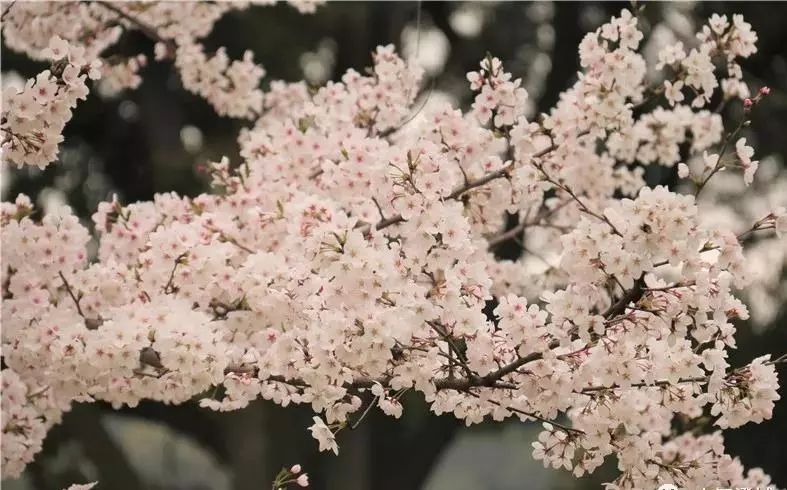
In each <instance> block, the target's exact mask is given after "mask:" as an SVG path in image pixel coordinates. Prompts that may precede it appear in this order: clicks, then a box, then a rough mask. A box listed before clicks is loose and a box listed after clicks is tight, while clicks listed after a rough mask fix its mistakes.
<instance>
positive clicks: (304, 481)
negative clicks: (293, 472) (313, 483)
mask: <svg viewBox="0 0 787 490" xmlns="http://www.w3.org/2000/svg"><path fill="white" fill-rule="evenodd" d="M295 483H297V484H298V485H300V486H302V487H308V486H309V475H307V474H306V473H304V474H302V475H301V476H299V477H298V479H297V480H295Z"/></svg>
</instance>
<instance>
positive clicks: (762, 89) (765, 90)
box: [760, 87, 771, 95]
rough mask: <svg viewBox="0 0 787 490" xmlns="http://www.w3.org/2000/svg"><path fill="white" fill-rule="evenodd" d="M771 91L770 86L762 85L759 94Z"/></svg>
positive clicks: (766, 93)
mask: <svg viewBox="0 0 787 490" xmlns="http://www.w3.org/2000/svg"><path fill="white" fill-rule="evenodd" d="M770 93H771V88H770V87H762V88H760V95H768V94H770Z"/></svg>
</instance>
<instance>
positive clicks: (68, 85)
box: [0, 0, 319, 168]
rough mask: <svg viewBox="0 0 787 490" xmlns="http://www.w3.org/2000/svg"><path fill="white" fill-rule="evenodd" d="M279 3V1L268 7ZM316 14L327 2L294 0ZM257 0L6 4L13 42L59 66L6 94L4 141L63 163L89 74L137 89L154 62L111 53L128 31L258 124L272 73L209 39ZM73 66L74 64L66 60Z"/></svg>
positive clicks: (10, 151)
mask: <svg viewBox="0 0 787 490" xmlns="http://www.w3.org/2000/svg"><path fill="white" fill-rule="evenodd" d="M266 3H275V2H266ZM291 3H292V4H293V5H294V6H295V7H296V8H298V10H300V11H301V12H313V11H314V8H315V7H316V5H317V4H318V3H319V2H316V1H313V0H305V1H304V0H297V1H292V2H291ZM247 6H248V3H247V2H217V3H208V2H72V1H69V2H14V3H9V4H8V5H7V6H4V10H3V26H2V30H3V40H4V42H5V43H6V45H7V46H8V47H9V48H11V49H14V50H17V51H21V52H24V53H26V54H27V55H28V56H30V57H31V58H33V59H35V60H40V61H46V62H50V64H51V66H50V68H49V69H47V70H44V71H42V72H41V73H39V74H38V75H37V76H36V77H35V78H31V79H29V80H28V81H27V83H26V84H25V87H24V89H23V90H22V91H18V90H16V89H15V88H10V87H9V88H8V89H7V90H6V91H4V93H3V112H2V124H1V125H0V133H2V134H1V135H0V136H1V137H2V140H0V141H2V148H3V153H4V156H5V160H6V161H8V162H12V163H15V164H16V165H18V166H20V167H21V166H23V165H35V166H38V167H39V168H44V167H46V166H47V165H49V164H50V163H51V162H53V161H55V159H56V158H57V153H58V145H59V144H60V143H61V142H62V140H63V136H62V132H63V128H64V126H65V124H66V123H67V122H68V120H69V119H70V118H71V113H72V110H73V109H74V108H75V107H76V101H77V100H79V99H81V100H84V99H85V97H86V96H87V95H88V86H87V85H86V83H85V77H84V76H82V75H83V74H88V75H89V77H90V79H92V80H98V79H99V78H101V79H102V80H101V82H103V87H102V90H101V91H100V93H102V94H110V95H111V94H115V93H117V92H119V91H121V90H124V89H127V88H136V87H137V86H139V84H140V83H141V81H142V78H141V76H140V74H139V71H140V69H141V68H142V67H144V66H145V65H146V63H147V57H146V56H145V55H144V54H142V53H138V54H134V55H131V56H119V55H115V54H113V55H106V54H104V53H105V52H106V51H107V50H108V49H109V48H111V47H112V46H113V45H115V44H116V43H117V42H118V41H119V40H120V38H121V36H122V34H123V33H124V32H125V31H130V30H137V31H140V32H142V33H143V34H145V35H146V36H148V37H149V38H151V39H152V40H153V41H155V42H156V45H155V56H156V59H163V58H172V59H173V60H174V65H175V68H176V69H177V70H178V72H179V74H180V76H181V80H182V83H183V87H184V88H185V89H186V90H188V91H190V92H192V93H194V94H197V95H199V96H201V97H203V98H204V99H205V100H207V101H208V102H209V103H210V104H211V105H212V106H213V107H214V108H215V110H216V112H217V113H218V114H219V115H223V116H229V117H236V118H245V119H251V118H253V117H254V116H255V115H257V114H258V113H259V112H260V110H261V108H262V107H261V103H262V90H261V88H260V80H261V79H262V77H263V76H264V74H265V70H264V69H263V68H262V67H261V66H259V65H257V64H256V63H254V61H253V59H252V55H251V52H247V53H246V54H244V56H243V58H242V59H241V60H230V59H229V57H228V56H227V54H226V53H225V51H224V49H223V48H220V49H218V50H217V51H216V52H215V53H212V54H209V53H206V52H205V49H204V47H203V45H202V44H201V42H200V39H201V38H203V37H205V36H207V35H208V34H209V33H210V32H211V30H212V29H213V25H214V24H215V23H216V21H218V20H219V19H220V18H221V17H222V15H224V14H225V13H226V12H228V11H230V10H233V9H243V8H246V7H247ZM66 60H67V61H66Z"/></svg>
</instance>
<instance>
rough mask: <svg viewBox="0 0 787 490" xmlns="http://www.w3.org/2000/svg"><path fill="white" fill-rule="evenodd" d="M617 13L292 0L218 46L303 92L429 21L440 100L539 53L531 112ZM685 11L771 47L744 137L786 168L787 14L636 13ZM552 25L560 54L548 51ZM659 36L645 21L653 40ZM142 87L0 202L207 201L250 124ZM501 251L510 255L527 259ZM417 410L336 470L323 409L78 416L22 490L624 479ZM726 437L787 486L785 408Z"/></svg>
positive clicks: (773, 344) (755, 338)
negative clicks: (309, 11)
mask: <svg viewBox="0 0 787 490" xmlns="http://www.w3.org/2000/svg"><path fill="white" fill-rule="evenodd" d="M623 7H627V4H625V3H593V2H588V3H581V4H575V3H568V2H562V3H555V4H545V5H544V4H542V5H535V6H534V5H533V4H530V3H494V2H490V3H482V4H473V3H446V2H423V3H421V4H420V7H419V4H418V3H415V2H396V3H388V2H375V3H371V2H369V3H331V4H329V5H324V6H321V7H319V8H318V10H317V12H316V13H315V14H313V15H301V14H299V13H297V12H296V11H295V10H294V9H292V8H290V7H288V6H285V5H279V6H276V7H253V8H251V9H249V10H246V11H240V12H231V13H230V14H228V15H226V16H225V17H224V18H223V19H222V20H220V21H219V22H218V24H217V25H216V27H215V29H214V31H213V33H212V34H211V35H210V36H209V37H208V38H207V40H206V44H207V45H208V47H210V48H215V47H218V46H226V47H227V48H228V51H229V54H230V55H231V56H233V57H239V56H240V55H241V54H242V53H243V51H244V50H245V49H251V50H253V51H254V53H255V60H257V61H258V62H261V63H262V64H263V65H264V66H265V68H266V70H267V72H268V75H267V76H266V79H265V81H266V83H268V81H270V80H273V79H284V80H288V81H295V80H299V79H302V78H303V76H304V75H303V69H302V63H301V62H300V60H301V54H302V53H304V52H307V51H315V50H317V49H318V46H320V45H321V43H322V45H323V46H332V47H333V48H332V49H333V57H334V62H333V66H332V67H330V69H329V74H330V76H329V78H330V79H337V78H338V77H339V76H340V75H341V74H342V73H343V72H344V71H345V70H346V69H347V68H350V67H354V68H356V69H359V68H362V67H364V66H368V65H370V53H371V51H372V50H373V49H374V48H375V46H377V45H380V44H388V43H394V44H396V45H397V46H400V45H401V40H402V31H403V29H404V28H405V27H406V26H411V27H415V25H416V21H417V19H419V18H420V25H421V29H422V32H426V31H427V30H431V29H438V30H439V31H441V32H442V34H443V35H444V37H445V39H446V40H447V41H448V43H449V45H450V52H449V54H448V57H447V59H446V61H445V65H444V68H443V69H442V70H441V71H440V72H439V73H436V74H434V77H433V78H434V87H435V89H434V90H435V91H440V92H446V93H448V94H450V95H452V96H453V97H454V98H455V100H456V102H457V103H458V104H459V105H461V106H463V107H467V105H469V103H470V102H471V94H470V92H469V89H468V88H467V83H466V80H465V78H464V76H465V73H466V72H467V71H470V70H473V69H476V67H477V63H478V61H479V60H480V59H482V58H483V57H484V56H485V54H486V53H487V52H490V53H492V54H494V55H496V56H498V57H500V58H501V59H502V60H503V61H504V63H505V64H506V68H507V70H509V71H511V72H513V73H514V75H515V76H517V77H520V76H521V77H527V76H528V75H532V74H533V66H534V63H533V60H534V59H536V57H538V56H541V59H542V60H543V59H544V57H546V59H550V60H551V63H547V65H546V68H545V69H543V70H541V71H540V72H539V73H536V75H537V76H536V75H534V78H537V79H538V80H536V81H535V82H533V83H532V84H531V85H527V84H526V86H528V90H529V91H530V93H531V97H532V98H533V99H534V102H535V107H536V109H537V110H539V111H546V110H548V109H549V108H550V107H551V106H552V105H553V104H554V103H555V101H556V100H557V98H558V95H559V93H560V92H561V91H562V90H563V89H565V88H567V87H569V86H570V85H571V84H572V83H573V82H574V81H575V79H576V72H577V70H578V59H577V58H578V56H577V51H576V47H577V45H578V43H579V42H580V40H581V39H582V37H583V36H584V34H585V33H586V32H587V31H588V30H592V29H595V27H597V26H598V25H600V23H602V22H604V21H606V20H608V18H609V17H610V16H611V15H613V14H616V13H617V12H619V10H620V9H621V8H623ZM419 8H420V15H419ZM458 9H469V10H470V11H473V12H481V13H482V15H483V24H482V27H481V29H480V31H479V32H478V34H477V35H476V36H473V37H467V36H466V35H463V34H462V33H461V32H457V30H455V28H454V27H453V25H454V24H452V21H451V19H452V16H455V15H456V11H457V10H458ZM544 12H546V14H545V13H544ZM671 12H672V13H671ZM675 12H677V13H679V14H680V15H683V16H685V17H686V18H688V19H694V23H695V26H698V25H700V24H701V23H702V19H705V18H707V17H708V16H709V15H710V13H712V12H718V13H727V14H728V15H731V14H732V13H743V14H744V16H745V17H746V20H747V21H748V22H750V23H751V24H752V25H753V27H754V29H755V30H756V31H757V32H758V34H759V39H760V40H759V43H758V47H759V52H758V53H757V54H756V55H755V56H754V57H752V58H751V59H750V60H747V61H746V62H745V63H744V70H745V74H746V75H745V76H746V78H747V80H749V81H751V82H752V85H754V86H761V85H768V86H770V87H771V89H772V93H771V95H770V97H769V98H768V99H767V102H768V103H767V104H763V105H762V106H761V107H758V108H757V111H755V113H754V118H753V122H752V127H751V129H750V133H751V135H756V138H755V143H756V144H755V148H756V151H757V154H758V156H759V155H774V156H776V157H777V158H778V159H779V161H780V162H783V156H784V155H785V154H787V138H785V137H784V136H785V134H787V96H786V95H787V61H786V60H785V54H787V53H785V45H787V30H785V27H784V26H785V24H786V23H787V5H785V4H776V3H757V2H745V3H743V2H741V3H735V2H729V3H728V2H708V3H700V4H696V5H689V4H660V3H648V4H647V6H646V8H645V10H644V12H643V13H642V14H641V18H642V19H644V20H645V21H646V22H649V24H650V26H653V25H655V23H656V22H659V21H660V19H662V18H665V16H668V15H672V14H674V13H675ZM550 30H551V32H552V35H551V38H552V40H553V42H552V43H550V42H548V39H549V37H550V35H549V32H550ZM648 32H649V27H648V26H646V27H645V33H646V39H647V35H648ZM425 39H426V36H425V35H424V36H423V38H422V44H421V47H422V49H424V50H426V49H428V43H427V42H426V41H425ZM545 39H546V41H545ZM113 49H114V50H116V51H117V52H118V53H121V54H122V53H136V52H140V51H141V52H144V53H146V54H148V55H149V58H150V59H151V60H152V58H153V57H152V43H151V42H150V41H149V40H147V39H146V38H144V37H143V36H142V35H141V34H139V33H127V34H125V35H124V37H123V38H122V40H121V42H120V43H119V44H118V46H117V47H116V48H113ZM41 69H43V66H42V65H40V64H37V63H34V62H31V61H29V60H27V59H26V58H25V57H23V56H20V55H19V54H17V53H13V52H11V51H9V50H7V49H6V47H5V46H3V48H2V70H3V72H4V73H5V72H8V71H10V70H13V71H16V72H18V73H19V74H21V75H22V76H24V77H29V76H32V75H34V74H35V73H37V72H38V71H40V70H41ZM539 77H540V78H539ZM143 80H144V81H143V83H142V85H141V86H140V87H139V88H138V89H137V90H134V91H129V92H125V93H123V94H122V95H121V96H120V97H117V98H113V99H109V100H107V99H102V98H100V97H96V96H94V94H92V93H91V96H90V97H89V98H88V100H87V101H86V102H84V103H81V104H80V105H79V107H78V108H77V109H76V112H75V117H74V119H73V120H72V121H71V122H70V123H69V124H68V125H67V126H66V130H65V143H64V144H63V145H62V146H61V161H60V162H58V163H57V164H56V165H51V166H49V167H48V168H47V169H46V170H44V171H38V170H35V169H23V170H21V171H17V170H15V169H14V170H6V171H4V173H3V181H4V182H3V198H4V199H9V198H10V199H13V197H14V196H15V195H16V194H17V193H19V192H24V193H27V194H28V195H30V196H31V197H32V198H33V199H34V200H36V199H37V198H41V197H42V196H46V195H47V193H48V194H49V195H51V194H52V192H53V190H54V192H55V193H56V194H59V195H62V196H63V198H65V199H66V200H67V202H68V203H69V204H70V205H72V207H73V208H74V209H75V210H76V212H77V213H78V214H79V215H80V216H82V217H83V218H84V219H85V220H89V216H90V215H91V214H92V213H93V212H94V211H95V208H96V205H97V203H98V202H100V201H102V200H104V199H106V198H108V197H109V196H110V195H111V193H113V192H114V193H118V194H119V195H120V197H121V200H122V201H123V202H133V201H137V200H149V199H151V198H152V196H153V194H154V193H156V192H165V191H173V190H174V191H176V192H179V193H182V194H185V195H197V194H199V193H200V192H204V191H206V190H207V185H206V181H205V180H204V179H203V178H202V176H201V175H200V174H199V173H198V172H196V171H195V167H196V165H197V164H199V163H203V162H205V161H207V160H218V159H219V158H220V157H221V156H222V155H227V156H229V157H230V159H231V160H232V161H234V162H237V161H238V156H237V154H238V152H237V144H236V142H235V138H236V136H237V133H238V130H239V129H240V128H241V127H242V126H243V125H244V124H246V125H248V124H249V123H245V122H241V121H236V120H231V119H226V118H220V117H217V116H216V115H215V113H214V112H213V110H212V108H211V107H210V106H209V105H208V104H207V103H206V102H205V101H203V100H202V99H200V98H198V97H196V96H193V95H191V94H189V93H187V92H185V91H184V90H183V89H182V88H181V86H180V82H179V80H178V77H177V75H176V74H175V73H174V71H173V70H172V67H171V65H170V64H169V63H157V62H151V63H150V64H149V65H148V66H147V67H146V68H145V69H144V71H143ZM728 110H729V111H733V112H734V111H735V110H736V108H735V107H731V108H729V109H728ZM184 127H189V128H190V129H188V130H187V131H186V135H187V136H188V135H189V134H194V133H198V134H201V138H202V144H201V145H196V144H191V145H189V144H184V138H183V137H182V129H183V128H184ZM192 139H193V137H192ZM186 140H188V138H186ZM782 165H783V164H782ZM648 179H649V183H651V184H653V183H666V184H671V185H674V184H675V182H676V179H675V175H674V169H658V168H656V169H649V170H648ZM86 222H87V221H86ZM502 253H504V254H505V255H506V256H508V257H515V256H517V255H518V254H520V253H521V251H520V250H517V249H509V250H505V251H503V252H502ZM782 272H784V271H782ZM783 276H784V274H783ZM783 284H784V283H782V285H783ZM784 310H785V309H784V308H782V311H781V314H780V315H779V316H778V317H777V318H776V319H775V320H774V321H773V322H772V324H771V325H765V326H760V327H761V330H762V332H761V333H759V334H754V333H752V329H751V328H749V326H748V325H741V326H740V328H739V336H738V339H739V340H738V345H739V349H738V351H736V352H734V353H733V356H732V357H733V358H732V361H731V363H732V365H739V364H742V363H744V362H746V361H747V360H748V359H751V358H752V357H756V356H758V355H761V354H763V353H767V352H773V353H775V354H777V355H778V354H781V353H783V352H784V351H785V350H787V334H785V326H786V325H785V322H786V321H787V320H786V318H785V311H784ZM780 374H781V376H782V378H784V377H785V374H787V371H785V370H784V369H782V370H781V373H780ZM406 405H407V407H406V409H405V415H404V417H403V419H402V420H399V421H396V420H393V419H391V418H387V417H383V416H380V415H379V414H376V413H372V414H370V416H369V417H368V418H367V419H366V420H365V421H364V423H363V424H362V425H361V426H360V427H359V428H358V429H356V430H354V431H349V430H345V431H343V432H342V433H341V435H340V438H339V442H340V454H339V456H338V457H334V456H333V455H332V454H326V453H322V454H319V453H318V452H317V450H316V448H317V445H316V442H315V441H313V440H312V439H311V437H310V435H309V433H308V432H307V431H306V427H308V426H309V425H310V424H311V413H310V411H309V410H308V409H305V408H296V409H292V408H289V409H281V408H280V407H277V406H274V405H273V404H271V403H266V402H257V403H255V404H253V405H252V406H250V407H249V408H247V409H245V410H241V411H237V412H232V413H228V414H216V413H213V412H211V411H208V410H203V409H200V408H199V407H198V406H197V405H196V404H186V405H181V406H177V407H169V406H164V405H159V404H155V403H142V404H141V405H140V407H138V408H136V409H133V410H129V409H127V410H121V411H120V412H115V411H112V410H111V409H110V407H108V406H105V405H103V404H92V405H80V406H76V407H75V408H74V410H73V411H72V412H70V413H68V414H66V416H65V419H64V422H63V424H61V425H59V426H57V427H55V428H54V429H53V430H52V431H51V432H50V434H49V435H48V437H47V440H46V444H45V447H44V451H43V453H42V454H40V455H39V457H38V458H37V459H36V462H35V463H34V464H32V465H30V466H29V467H28V470H27V472H26V476H25V479H24V480H23V481H22V482H17V483H16V484H15V485H19V486H18V488H25V487H26V488H36V489H50V488H52V489H55V488H62V487H64V486H66V485H67V484H69V483H73V482H82V481H86V480H88V479H89V480H92V479H99V480H100V481H101V485H100V487H99V488H105V489H118V490H123V489H136V488H160V489H172V490H175V489H184V490H185V489H202V488H205V489H207V488H234V489H238V490H246V489H264V488H268V487H269V486H270V483H269V482H270V481H271V480H272V478H273V476H274V475H275V473H276V472H277V471H278V469H279V468H280V467H281V466H283V465H290V464H293V463H296V462H298V463H301V464H302V465H303V466H304V468H305V470H306V471H308V472H309V474H310V476H311V481H312V487H313V488H335V489H347V490H352V489H359V490H360V489H367V488H370V489H371V488H374V489H379V490H388V489H391V490H393V489H410V488H421V487H426V488H429V489H432V490H437V489H443V488H452V489H463V488H499V489H508V488H580V487H581V488H585V487H587V488H598V487H599V485H600V482H603V481H609V480H610V479H611V478H610V477H609V475H610V474H612V473H614V464H612V465H610V464H607V465H605V467H603V468H602V469H600V470H598V471H597V472H596V474H594V475H592V476H591V477H590V478H586V479H584V480H582V481H574V480H572V479H571V477H570V476H569V475H567V474H563V473H558V472H553V471H552V470H544V469H543V468H541V467H540V466H539V465H538V464H534V463H533V462H532V461H531V457H530V451H531V447H530V442H531V441H532V440H534V434H535V429H534V428H533V427H530V426H525V425H524V424H516V423H511V424H491V423H490V424H483V425H482V426H480V427H474V428H471V429H465V428H463V426H462V425H461V424H460V423H459V422H458V421H456V420H455V419H453V418H452V417H448V416H442V417H435V416H432V415H429V414H428V413H427V411H426V408H425V406H424V404H423V402H422V400H420V399H419V398H418V397H411V399H408V400H406ZM725 434H726V441H727V446H728V449H729V452H730V453H731V454H733V455H737V456H740V458H741V459H742V460H743V462H744V464H745V465H746V466H747V467H749V466H761V467H763V468H764V469H765V471H766V472H767V473H769V474H770V475H772V476H773V478H774V480H775V482H776V483H777V484H780V485H781V486H785V485H787V465H785V464H784V463H785V457H784V453H783V451H784V450H785V449H787V447H786V446H785V443H784V442H783V441H785V440H787V404H786V403H785V402H781V403H780V404H778V405H777V408H776V410H775V412H774V420H772V421H770V422H767V423H764V424H761V425H753V424H749V425H746V426H745V427H743V428H740V429H736V430H730V431H727V432H726V433H725ZM192 453H194V454H197V456H194V455H193V454H192ZM200 458H203V459H200ZM204 461H208V462H209V463H204ZM203 475H207V476H203ZM5 483H9V482H5ZM9 486H10V485H9Z"/></svg>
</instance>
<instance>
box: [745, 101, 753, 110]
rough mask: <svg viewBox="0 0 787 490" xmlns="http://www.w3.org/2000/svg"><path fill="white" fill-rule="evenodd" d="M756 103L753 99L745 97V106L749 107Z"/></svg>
mask: <svg viewBox="0 0 787 490" xmlns="http://www.w3.org/2000/svg"><path fill="white" fill-rule="evenodd" d="M753 105H754V102H753V101H752V100H751V99H744V100H743V108H744V109H748V108H750V107H751V106H753Z"/></svg>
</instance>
